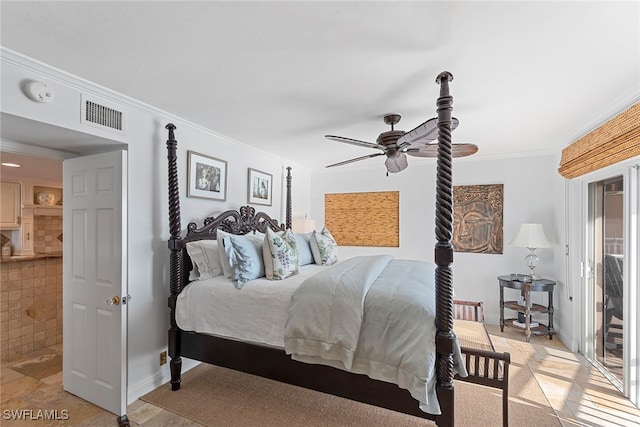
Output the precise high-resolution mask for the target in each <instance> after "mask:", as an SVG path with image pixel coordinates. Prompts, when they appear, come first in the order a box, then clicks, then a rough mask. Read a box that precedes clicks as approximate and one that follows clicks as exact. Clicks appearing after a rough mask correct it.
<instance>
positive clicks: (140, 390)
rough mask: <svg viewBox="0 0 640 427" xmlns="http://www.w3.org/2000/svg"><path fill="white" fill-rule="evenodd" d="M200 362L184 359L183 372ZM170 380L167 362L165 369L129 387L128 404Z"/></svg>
mask: <svg viewBox="0 0 640 427" xmlns="http://www.w3.org/2000/svg"><path fill="white" fill-rule="evenodd" d="M199 364H200V362H199V361H197V360H192V359H182V374H183V375H184V373H185V372H187V371H189V370H190V369H192V368H194V367H196V366H198V365H199ZM169 381H171V371H170V370H169V364H167V365H166V367H165V368H164V369H162V370H160V371H159V372H158V373H156V374H155V375H153V376H151V377H149V378H147V379H145V380H142V381H140V382H139V383H138V384H135V385H132V386H129V387H128V388H127V405H131V404H132V403H133V402H135V401H136V400H138V398H140V396H144V395H145V394H147V393H149V392H150V391H153V390H155V389H157V388H158V387H160V386H161V385H163V384H167V383H168V382H169ZM167 387H168V386H167Z"/></svg>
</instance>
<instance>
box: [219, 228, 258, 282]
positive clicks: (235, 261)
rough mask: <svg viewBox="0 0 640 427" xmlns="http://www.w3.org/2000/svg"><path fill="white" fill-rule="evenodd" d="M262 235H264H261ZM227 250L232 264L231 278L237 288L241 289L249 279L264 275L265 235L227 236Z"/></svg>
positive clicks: (225, 248)
mask: <svg viewBox="0 0 640 427" xmlns="http://www.w3.org/2000/svg"><path fill="white" fill-rule="evenodd" d="M261 236H262V237H261ZM227 240H228V242H229V244H226V245H225V247H224V250H225V252H226V253H227V255H228V256H229V265H231V279H232V280H233V284H234V285H235V287H236V288H238V289H241V288H242V287H243V286H244V284H245V283H246V282H248V281H249V280H253V279H257V278H258V277H263V276H264V261H263V259H262V244H263V241H264V235H260V236H258V235H251V236H249V235H246V236H235V235H230V236H229V237H225V239H224V241H225V243H226V242H227Z"/></svg>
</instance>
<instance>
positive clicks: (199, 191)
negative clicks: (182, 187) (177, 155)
mask: <svg viewBox="0 0 640 427" xmlns="http://www.w3.org/2000/svg"><path fill="white" fill-rule="evenodd" d="M187 153H188V156H187V157H188V160H187V174H188V175H187V178H188V179H187V181H188V183H187V197H199V198H202V199H212V200H222V201H225V200H227V162H226V161H224V160H220V159H216V158H215V157H210V156H205V155H204V154H200V153H196V152H195V151H188V152H187Z"/></svg>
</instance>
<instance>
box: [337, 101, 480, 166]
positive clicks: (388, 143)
mask: <svg viewBox="0 0 640 427" xmlns="http://www.w3.org/2000/svg"><path fill="white" fill-rule="evenodd" d="M400 118H401V116H400V114H396V113H389V114H385V115H384V117H383V120H384V122H385V123H386V124H387V125H391V130H389V131H386V132H382V133H381V134H380V135H378V138H377V139H376V143H375V144H374V143H371V142H366V141H360V140H357V139H351V138H344V137H341V136H335V135H325V138H327V139H331V140H334V141H338V142H344V143H347V144H351V145H357V146H359V147H365V148H374V149H377V150H380V151H381V152H378V153H375V154H371V155H368V156H361V157H356V158H355V159H350V160H345V161H342V162H339V163H334V164H332V165H328V166H327V167H328V168H329V167H334V166H342V165H346V164H349V163H353V162H357V161H359V160H364V159H368V158H370V157H375V156H382V155H386V156H387V159H386V160H385V166H386V167H387V172H390V173H397V172H401V171H403V170H405V169H406V168H407V166H409V163H408V161H407V156H406V154H409V155H411V156H415V157H437V155H438V144H437V142H436V143H433V141H436V140H437V139H438V119H437V118H432V119H429V120H427V121H426V122H424V123H422V124H421V125H419V126H417V127H416V128H414V129H412V130H411V131H409V132H404V131H401V130H394V128H393V126H394V125H395V124H397V123H398V122H399V121H400ZM458 124H459V121H458V119H456V118H455V117H452V118H451V130H453V129H455V128H456V127H458ZM477 151H478V147H477V146H476V145H474V144H468V143H460V144H456V143H454V144H451V152H452V153H451V154H452V157H465V156H469V155H471V154H474V153H476V152H477ZM405 153H406V154H405Z"/></svg>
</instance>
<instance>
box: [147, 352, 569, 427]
mask: <svg viewBox="0 0 640 427" xmlns="http://www.w3.org/2000/svg"><path fill="white" fill-rule="evenodd" d="M512 357H513V355H512ZM519 357H520V358H521V357H522V355H520V356H519ZM516 359H518V358H516ZM516 363H517V365H516V366H514V369H512V371H511V372H512V373H513V375H514V377H512V376H511V375H510V378H511V379H512V381H513V385H514V386H516V387H519V388H525V389H526V396H527V398H526V399H521V398H519V399H516V400H515V401H511V402H510V408H509V409H510V414H509V424H510V425H514V426H528V425H531V426H533V425H535V426H541V425H544V426H556V425H557V426H559V425H560V422H559V421H558V418H557V417H556V416H555V413H554V412H553V409H551V407H550V406H549V405H548V403H547V401H546V398H545V397H544V394H543V393H542V390H541V389H540V387H539V386H537V383H536V382H535V380H534V379H533V375H532V374H531V372H530V371H529V370H528V368H526V364H524V368H521V367H522V366H523V365H521V364H519V363H518V362H516ZM455 389H456V402H455V404H456V414H455V417H456V425H458V426H479V425H482V426H483V427H490V426H502V403H501V402H502V401H501V394H500V393H501V390H496V389H491V388H487V387H482V386H477V385H474V384H468V383H462V382H459V381H456V383H455ZM510 395H511V394H510ZM514 396H515V395H514ZM140 399H141V400H143V401H145V402H148V403H151V404H153V405H156V406H158V407H161V408H163V409H166V410H168V411H170V412H173V413H175V414H178V415H180V416H182V417H184V418H187V419H190V420H192V421H196V422H198V423H201V424H203V425H205V426H211V427H217V426H227V427H236V426H237V427H249V426H261V427H286V426H304V427H320V426H322V427H333V426H335V427H338V426H339V427H356V426H357V427H360V426H368V427H369V426H372V427H377V426H379V427H382V426H385V427H386V426H394V427H395V426H398V427H402V426H413V427H415V426H432V425H435V424H434V423H433V422H431V421H428V420H424V419H421V418H417V417H413V416H410V415H405V414H401V413H397V412H394V411H389V410H386V409H382V408H378V407H375V406H371V405H367V404H364V403H359V402H354V401H351V400H348V399H343V398H340V397H336V396H331V395H328V394H325V393H320V392H315V391H311V390H307V389H304V388H300V387H297V386H292V385H288V384H283V383H280V382H277V381H273V380H269V379H265V378H261V377H257V376H254V375H250V374H245V373H241V372H236V371H233V370H230V369H225V368H220V367H217V366H212V365H207V364H204V363H203V364H200V365H198V366H196V367H195V368H193V369H192V370H190V371H189V372H187V373H185V374H184V375H183V377H182V386H181V389H180V390H179V391H175V392H174V391H171V387H170V386H169V385H168V384H165V385H163V386H161V387H160V388H158V389H156V390H154V391H152V392H151V393H149V394H147V395H145V396H143V397H141V398H140Z"/></svg>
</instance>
